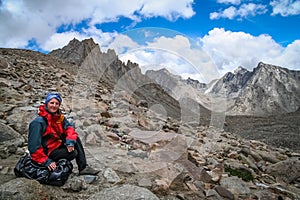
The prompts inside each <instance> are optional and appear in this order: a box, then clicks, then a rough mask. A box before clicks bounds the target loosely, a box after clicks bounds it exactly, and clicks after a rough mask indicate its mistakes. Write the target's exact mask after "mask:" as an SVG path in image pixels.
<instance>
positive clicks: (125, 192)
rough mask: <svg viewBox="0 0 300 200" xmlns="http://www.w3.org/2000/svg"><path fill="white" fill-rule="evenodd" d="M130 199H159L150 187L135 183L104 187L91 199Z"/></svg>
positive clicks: (90, 199)
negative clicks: (139, 185)
mask: <svg viewBox="0 0 300 200" xmlns="http://www.w3.org/2000/svg"><path fill="white" fill-rule="evenodd" d="M116 199H118V200H129V199H140V200H143V199H144V200H159V198H158V197H157V196H156V195H154V194H153V193H152V192H151V191H149V190H148V189H145V188H142V187H138V186H134V185H127V184H125V185H121V186H114V187H111V188H106V189H103V190H102V191H100V192H98V193H96V194H94V195H92V196H91V197H90V198H89V200H116Z"/></svg>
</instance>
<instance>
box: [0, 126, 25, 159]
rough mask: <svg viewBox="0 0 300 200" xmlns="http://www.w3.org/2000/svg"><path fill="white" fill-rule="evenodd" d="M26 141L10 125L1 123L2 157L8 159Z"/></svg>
mask: <svg viewBox="0 0 300 200" xmlns="http://www.w3.org/2000/svg"><path fill="white" fill-rule="evenodd" d="M24 142H25V139H24V138H23V137H22V136H21V135H20V134H19V133H18V132H16V131H15V130H14V129H12V128H11V127H9V126H8V125H5V124H2V123H0V146H1V148H0V152H1V153H0V157H1V158H7V157H8V156H9V155H10V154H11V153H15V152H16V151H17V149H18V147H19V146H22V145H23V143H24Z"/></svg>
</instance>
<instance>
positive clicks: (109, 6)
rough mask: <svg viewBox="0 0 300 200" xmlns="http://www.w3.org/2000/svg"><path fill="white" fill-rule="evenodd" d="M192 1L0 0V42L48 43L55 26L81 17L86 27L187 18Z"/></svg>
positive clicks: (17, 44) (11, 44)
mask: <svg viewBox="0 0 300 200" xmlns="http://www.w3.org/2000/svg"><path fill="white" fill-rule="evenodd" d="M192 4H193V0H183V1H179V2H174V1H172V0H159V1H150V0H130V2H129V1H119V0H110V1H107V0H90V1H89V2H88V3H87V2H86V1H84V0H64V1H60V0H51V1H36V0H26V1H20V0H2V1H1V8H0V21H1V23H0V46H1V47H25V46H26V44H27V42H28V41H29V40H31V39H32V38H35V39H36V41H37V43H38V44H39V45H40V46H49V44H46V42H47V41H49V38H51V37H52V40H54V39H55V38H56V37H57V35H58V34H57V33H56V31H57V28H58V27H60V26H63V25H71V26H74V25H76V24H78V23H80V22H82V21H83V20H86V21H87V22H88V25H89V27H88V29H89V28H92V27H93V26H94V25H95V24H101V23H104V22H112V21H115V22H116V21H118V19H119V18H120V17H126V18H129V19H131V20H133V23H134V22H138V21H140V20H141V18H145V17H148V18H149V17H158V16H161V17H165V18H166V19H168V20H176V19H177V18H179V17H183V18H189V17H191V16H193V15H194V14H195V13H194V11H193V8H192ZM72 34H74V33H72V32H69V33H67V34H66V35H72ZM76 34H84V33H81V32H80V33H76ZM54 42H55V41H54ZM58 42H59V41H58Z"/></svg>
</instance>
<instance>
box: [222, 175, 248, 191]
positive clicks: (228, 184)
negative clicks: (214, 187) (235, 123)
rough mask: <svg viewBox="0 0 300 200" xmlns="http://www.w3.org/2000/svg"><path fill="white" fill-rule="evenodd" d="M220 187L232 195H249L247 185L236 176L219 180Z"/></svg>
mask: <svg viewBox="0 0 300 200" xmlns="http://www.w3.org/2000/svg"><path fill="white" fill-rule="evenodd" d="M220 185H221V186H222V187H224V188H227V189H228V190H229V191H230V192H232V193H233V194H237V195H244V194H250V193H251V190H250V188H249V187H248V185H247V183H246V182H244V181H242V179H240V178H238V177H236V176H233V177H228V178H223V179H221V181H220Z"/></svg>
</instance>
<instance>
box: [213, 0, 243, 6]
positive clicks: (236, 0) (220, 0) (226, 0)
mask: <svg viewBox="0 0 300 200" xmlns="http://www.w3.org/2000/svg"><path fill="white" fill-rule="evenodd" d="M217 2H218V3H224V4H234V5H238V4H240V3H241V0H217Z"/></svg>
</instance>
